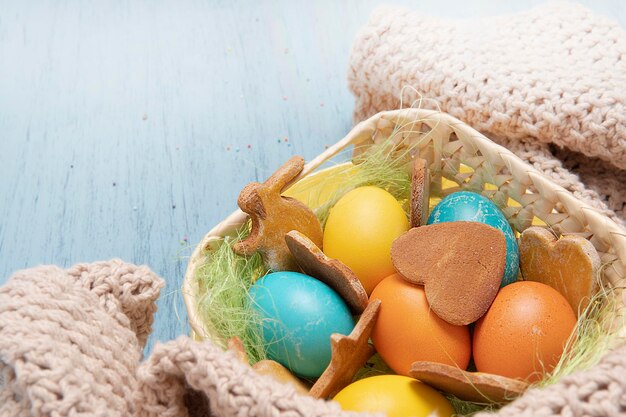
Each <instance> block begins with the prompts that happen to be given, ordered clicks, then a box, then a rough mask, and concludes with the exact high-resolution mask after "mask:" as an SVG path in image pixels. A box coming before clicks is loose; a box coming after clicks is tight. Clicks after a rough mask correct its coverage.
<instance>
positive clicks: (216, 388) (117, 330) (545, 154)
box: [0, 6, 626, 417]
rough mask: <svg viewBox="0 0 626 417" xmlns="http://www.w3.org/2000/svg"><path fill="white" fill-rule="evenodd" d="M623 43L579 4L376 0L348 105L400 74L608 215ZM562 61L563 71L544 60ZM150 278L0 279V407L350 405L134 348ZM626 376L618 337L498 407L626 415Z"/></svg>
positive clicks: (219, 358) (150, 300)
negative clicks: (500, 11) (439, 15)
mask: <svg viewBox="0 0 626 417" xmlns="http://www.w3.org/2000/svg"><path fill="white" fill-rule="evenodd" d="M416 28H419V30H417V29H416ZM472 28H473V29H472ZM477 28H478V29H480V30H478V29H477ZM469 34H473V35H475V36H476V37H477V38H476V39H474V40H471V39H472V38H470V37H469ZM542 34H544V35H542ZM572 37H573V39H574V41H571V42H569V41H568V39H570V38H572ZM538 45H542V46H544V47H545V48H546V49H545V51H549V52H545V51H544V52H539V51H541V50H543V49H541V48H538ZM598 45H600V46H598ZM512 50H516V51H517V53H518V54H519V56H521V57H524V59H522V58H516V57H515V56H514V55H515V54H507V51H512ZM564 51H569V52H564ZM499 54H505V57H504V58H502V57H499ZM483 55H485V57H483ZM570 55H572V56H575V59H574V58H571V59H570V58H568V57H569V56H570ZM547 56H552V57H557V58H558V59H556V60H557V61H560V62H561V60H565V61H562V62H561V64H559V65H556V64H552V60H551V59H548V58H546V57H547ZM623 56H626V47H625V46H624V33H623V32H622V31H621V29H619V28H617V27H616V26H615V25H613V24H611V23H609V22H608V21H606V20H605V19H601V18H598V17H595V16H593V15H592V14H590V13H589V12H588V11H587V10H586V9H583V8H580V7H577V6H575V7H574V6H572V7H570V6H567V7H563V6H544V7H541V8H539V9H537V10H535V11H531V12H528V13H524V14H520V15H518V16H516V17H507V18H490V19H485V20H482V21H480V22H476V21H474V22H471V23H462V22H455V23H454V24H452V23H451V22H446V21H443V20H437V19H433V18H425V17H423V16H421V15H419V14H411V13H408V12H406V11H402V12H400V11H398V10H395V9H385V10H381V11H379V12H377V13H376V14H374V15H373V17H372V20H371V21H370V23H369V24H368V25H367V26H366V28H365V29H364V30H363V31H362V32H361V34H360V35H359V37H358V38H357V41H356V43H355V46H354V51H353V55H352V65H351V71H350V76H349V79H350V84H351V87H352V89H353V91H354V92H355V95H356V96H357V109H356V113H355V118H356V119H361V118H363V117H365V116H366V115H368V114H371V113H373V112H375V111H377V110H381V109H383V108H396V107H397V105H398V92H399V91H400V88H401V87H402V86H403V85H405V84H408V85H414V86H415V87H416V88H417V89H419V90H420V91H421V92H422V93H423V94H424V95H426V96H429V97H434V98H436V99H437V100H438V101H439V102H440V105H441V107H442V109H443V110H446V111H448V112H450V113H452V114H453V115H455V116H457V117H459V118H461V119H464V120H466V121H467V122H469V123H470V124H472V125H474V126H476V127H478V128H480V129H481V130H483V131H484V132H486V133H487V135H488V136H491V137H494V138H496V139H497V140H498V141H500V142H501V143H503V144H505V146H508V147H509V148H510V149H512V150H513V151H514V152H516V153H517V154H518V155H519V156H520V157H522V158H523V159H525V160H527V161H528V162H529V163H531V164H533V165H535V166H536V167H537V168H539V169H541V170H542V171H543V172H544V173H546V175H549V176H550V177H551V178H552V179H553V180H554V181H556V182H558V183H560V184H561V185H563V186H565V187H566V188H568V189H570V190H571V191H573V192H574V193H575V194H576V195H578V196H579V197H580V198H582V199H585V200H586V201H587V202H589V203H590V204H592V205H594V206H595V207H597V208H599V209H601V210H604V211H605V213H606V214H607V215H609V216H611V217H613V218H614V219H617V220H620V221H621V218H623V215H624V210H623V202H624V200H623V199H624V195H625V194H624V193H621V194H620V191H619V190H623V187H624V184H625V183H626V181H624V178H625V177H624V173H623V171H619V169H620V168H624V167H625V165H624V162H625V161H624V150H623V148H624V146H626V145H625V144H624V137H625V136H624V133H623V132H624V128H623V122H624V119H623V117H624V115H623V111H621V110H620V109H622V107H620V106H622V105H623V100H624V98H623V97H622V96H620V94H623V93H622V92H623V91H626V89H624V88H622V87H624V84H623V82H624V78H623V77H624V75H625V74H626V72H625V71H623V70H624V66H623V65H624V64H623V60H622V58H621V57H623ZM578 60H581V62H582V63H580V64H577V61H578ZM583 63H584V65H583ZM591 63H593V64H594V71H593V72H594V73H595V74H597V76H595V75H594V74H592V73H591V72H589V68H588V67H585V65H591ZM550 65H552V66H550ZM546 66H549V70H548V69H545V68H546ZM565 68H569V72H571V74H570V75H567V76H566V75H563V74H562V73H559V72H557V71H563V72H567V71H565V70H564V69H565ZM585 68H587V69H585ZM544 69H545V70H544ZM535 70H536V71H535ZM583 70H584V71H583ZM485 74H487V78H486V81H485V78H484V75H485ZM563 77H566V79H567V81H568V82H566V83H562V82H561V81H562V79H563ZM567 77H569V78H567ZM587 77H589V78H587ZM513 83H515V85H516V86H513V87H511V86H512V85H513ZM585 86H586V89H585ZM492 87H493V89H492ZM535 87H536V88H535ZM487 91H489V92H487ZM528 91H530V92H528ZM541 91H543V92H545V93H546V94H547V93H549V94H548V95H539V94H540V93H541ZM585 92H586V93H585ZM541 94H543V93H541ZM585 94H586V95H585ZM556 97H558V98H559V99H562V100H563V103H561V102H560V101H558V100H557V99H556ZM576 97H578V98H576ZM559 103H561V104H559ZM548 142H549V143H553V144H555V146H567V147H568V148H567V149H569V150H565V148H564V149H556V148H551V147H550V146H549V145H548V144H547V143H548ZM606 149H609V152H605V150H606ZM570 150H572V151H576V152H579V153H577V154H572V153H570V152H571V151H570ZM582 153H585V154H587V155H589V156H591V157H594V158H596V159H594V160H590V159H587V158H588V156H585V157H583V156H581V155H582ZM556 157H560V158H561V159H560V160H559V159H557V158H556ZM607 164H609V165H607ZM568 167H569V168H572V169H577V170H578V172H579V173H580V178H582V179H583V180H584V181H585V182H587V183H589V184H590V185H591V186H592V187H596V188H595V191H593V190H588V189H586V188H585V187H584V185H583V183H582V182H581V180H580V178H579V177H578V176H576V175H574V174H571V173H570V172H569V171H568V170H567V168H568ZM611 176H612V178H613V179H614V181H608V180H607V178H609V177H611ZM594 181H597V183H594ZM594 184H595V185H594ZM620 187H622V188H621V189H620ZM607 204H608V205H609V206H610V207H611V208H613V209H614V210H615V211H617V212H619V213H620V216H622V217H621V218H620V217H619V216H617V215H616V214H615V212H614V211H612V210H611V209H610V208H609V207H607ZM620 204H622V206H620ZM620 207H621V208H620ZM162 286H163V281H162V280H161V278H159V277H157V276H156V275H155V274H154V273H152V272H151V271H150V270H149V269H148V268H146V267H138V266H135V265H130V264H126V263H124V262H122V261H119V260H112V261H108V262H97V263H93V264H81V265H76V266H74V267H72V268H70V269H67V270H63V269H60V268H58V267H54V266H47V267H38V268H34V269H30V270H25V271H20V272H17V273H16V274H15V275H14V276H13V277H11V278H10V279H9V281H8V282H7V283H6V284H5V285H4V286H3V287H0V416H129V415H130V416H155V417H156V416H159V417H163V416H165V417H169V416H172V417H174V416H176V417H179V416H180V417H186V416H204V415H216V416H224V417H230V416H233V417H234V416H261V417H265V416H267V417H270V416H294V417H298V416H337V415H341V416H346V417H348V416H351V415H357V414H355V413H348V412H342V411H341V410H340V409H339V407H338V405H337V404H336V403H333V402H329V401H322V400H314V399H312V398H311V397H307V396H303V395H300V394H298V393H297V392H296V391H295V390H294V389H293V388H292V387H291V386H286V385H281V384H280V383H278V382H275V381H274V380H272V379H270V378H269V377H267V376H263V375H259V374H257V373H255V372H254V371H252V369H251V368H249V367H248V366H246V365H244V364H243V363H241V362H240V361H239V359H238V358H237V356H236V355H235V354H233V353H231V352H224V351H222V350H221V349H220V348H218V347H216V346H215V345H213V344H212V343H211V342H208V341H205V342H196V341H193V340H191V339H190V338H188V337H185V336H183V337H180V338H179V339H177V340H174V341H170V342H168V343H165V344H157V345H156V346H155V348H154V350H153V353H152V354H151V356H150V357H149V358H147V359H146V360H144V361H143V362H142V358H141V352H142V350H143V346H144V344H145V341H146V339H147V337H148V335H149V333H150V328H151V324H152V320H153V314H154V311H155V300H156V298H157V297H158V294H159V291H160V289H161V288H162ZM625 375H626V347H623V348H620V349H617V350H615V351H613V352H612V353H610V354H609V355H607V356H606V357H605V358H603V359H602V360H601V362H600V364H599V365H597V366H596V367H594V368H592V369H587V370H580V371H578V372H577V373H574V374H572V375H571V376H568V377H565V378H563V379H561V380H560V381H559V382H558V383H557V384H555V385H553V386H550V387H549V388H546V389H543V390H538V389H532V390H529V391H528V392H526V393H525V394H524V395H523V396H522V397H521V398H519V399H518V400H516V401H515V402H513V403H512V404H510V405H508V406H506V407H504V408H503V409H501V410H500V411H498V412H497V413H496V415H501V416H570V415H572V416H575V415H593V416H618V415H626V377H625ZM486 415H487V414H485V413H481V414H479V416H481V417H484V416H486Z"/></svg>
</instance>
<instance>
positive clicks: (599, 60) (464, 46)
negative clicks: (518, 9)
mask: <svg viewBox="0 0 626 417" xmlns="http://www.w3.org/2000/svg"><path fill="white" fill-rule="evenodd" d="M348 81H349V85H350V89H351V90H352V92H353V93H354V95H355V96H356V108H355V112H354V120H355V122H357V121H361V120H364V119H366V118H368V117H369V116H372V115H374V114H375V113H377V112H379V111H382V110H392V109H397V108H399V106H400V98H401V92H402V91H403V88H404V87H412V88H414V89H415V91H413V90H410V89H405V90H404V91H405V94H404V97H403V99H404V103H412V102H413V101H414V100H416V99H417V92H418V93H420V94H422V95H423V96H424V97H425V98H428V99H431V100H432V101H430V103H432V102H433V101H434V102H436V103H438V105H439V107H440V109H441V110H442V111H445V112H447V113H449V114H451V115H452V116H455V117H457V118H458V119H460V120H462V121H464V122H466V123H468V124H469V125H471V126H472V127H474V128H475V129H477V130H479V131H481V132H483V133H484V134H485V135H486V136H487V137H490V138H492V139H493V140H495V141H496V142H500V143H501V144H504V145H505V146H507V147H509V148H510V149H511V150H512V151H513V152H515V153H517V154H518V156H521V157H522V158H525V159H526V160H527V161H530V159H531V158H532V159H534V160H535V162H534V165H535V167H536V168H538V169H540V170H542V171H544V172H546V173H549V176H550V177H551V178H552V179H553V180H554V181H555V182H556V183H558V184H559V185H562V186H563V187H564V188H566V189H568V190H570V191H572V192H574V194H576V195H577V196H578V197H580V198H584V199H585V201H587V202H589V203H590V204H591V205H593V206H595V207H597V208H604V209H606V208H607V207H606V206H604V205H606V204H608V205H609V207H610V209H611V210H613V211H615V212H617V213H618V217H619V219H618V218H616V217H615V216H613V219H614V220H617V221H618V222H621V223H622V224H624V223H623V219H624V218H626V206H625V203H626V181H624V180H625V179H626V171H623V170H624V169H626V112H625V109H626V94H625V93H624V92H625V91H626V32H624V30H623V29H622V28H621V27H619V26H618V25H617V24H615V23H614V22H612V21H610V20H609V19H606V18H603V17H600V16H597V15H594V14H593V13H592V12H591V11H589V10H588V9H586V8H584V7H582V6H580V5H576V4H570V3H552V4H548V5H544V6H541V7H538V8H536V9H533V10H530V11H528V12H524V13H519V14H516V15H510V16H499V17H488V18H483V19H470V20H448V19H440V18H436V17H432V16H426V15H424V14H422V13H418V12H411V11H409V10H406V9H402V8H393V7H383V8H379V9H377V10H376V11H375V12H374V13H373V14H372V16H371V18H370V20H369V22H368V24H367V25H366V26H365V27H364V28H363V29H362V30H361V31H360V32H359V34H358V36H357V38H356V40H355V42H354V46H353V49H352V54H351V58H350V68H349V71H348ZM425 103H429V100H427V101H426V102H425ZM522 143H530V144H532V146H531V147H530V148H529V147H528V146H526V145H522ZM548 144H552V145H553V146H554V148H551V147H550V146H548ZM562 148H565V149H567V151H563V150H561V149H562ZM557 157H560V158H561V160H559V159H558V158H557ZM589 158H593V159H589ZM562 160H566V161H567V162H566V167H568V168H571V169H573V170H574V171H578V172H579V173H580V175H581V177H582V178H583V179H584V180H585V181H586V182H587V183H588V184H589V185H590V186H591V187H592V189H593V190H594V191H595V193H589V192H585V195H583V194H582V190H583V189H584V187H583V185H582V183H581V182H580V181H579V179H578V178H576V177H574V176H572V175H570V173H569V172H567V168H565V167H564V166H563V165H562ZM603 204H604V205H603Z"/></svg>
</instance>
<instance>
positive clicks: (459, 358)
mask: <svg viewBox="0 0 626 417" xmlns="http://www.w3.org/2000/svg"><path fill="white" fill-rule="evenodd" d="M370 299H371V300H373V299H379V300H380V301H381V306H380V313H379V315H378V319H377V320H376V324H375V325H374V329H373V331H372V341H373V342H374V347H376V350H377V351H378V353H380V356H381V357H382V358H383V360H384V361H385V362H386V363H387V365H389V366H390V367H391V369H393V370H394V371H395V372H396V373H398V374H401V375H407V376H408V374H409V369H410V368H411V364H412V363H413V362H415V361H431V362H439V363H445V364H447V365H452V366H458V367H459V368H461V369H465V368H467V364H468V363H469V360H470V356H471V342H470V334H469V328H468V327H467V326H454V325H452V324H449V323H447V322H445V321H443V320H442V319H440V318H439V317H438V316H437V315H436V314H435V313H433V312H432V311H431V310H430V307H429V305H428V302H427V301H426V295H425V294H424V287H422V286H421V285H414V284H411V283H409V282H407V281H406V280H405V279H403V278H402V277H401V276H400V275H399V274H394V275H391V276H389V277H387V278H385V279H384V280H382V281H381V282H380V283H379V284H378V285H377V286H376V288H374V291H373V292H372V295H371V296H370Z"/></svg>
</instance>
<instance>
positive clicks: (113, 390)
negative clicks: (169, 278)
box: [0, 260, 163, 417]
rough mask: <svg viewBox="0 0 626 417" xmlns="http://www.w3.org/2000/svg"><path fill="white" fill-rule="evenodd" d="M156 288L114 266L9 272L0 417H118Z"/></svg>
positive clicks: (1, 302) (4, 290)
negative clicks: (10, 274)
mask: <svg viewBox="0 0 626 417" xmlns="http://www.w3.org/2000/svg"><path fill="white" fill-rule="evenodd" d="M162 286H163V281H162V280H161V279H160V278H159V277H157V276H156V275H155V274H154V273H152V272H151V271H150V270H149V269H148V268H146V267H136V266H134V265H129V264H125V263H123V262H121V261H119V260H113V261H109V262H97V263H93V264H80V265H76V266H74V267H73V268H70V269H68V270H61V269H59V268H58V267H55V266H46V267H39V268H34V269H30V270H25V271H20V272H17V273H16V274H15V275H14V276H13V277H12V278H11V279H9V281H8V282H7V283H6V285H5V286H4V287H1V288H0V375H1V377H0V379H1V380H2V385H1V386H0V416H3V417H5V416H31V415H32V416H69V415H71V416H117V415H119V416H122V415H128V414H129V412H130V411H132V410H133V408H134V403H133V392H134V391H135V390H136V389H137V387H136V385H137V384H136V377H135V373H136V370H137V367H138V366H139V360H140V359H141V351H142V349H143V345H144V344H145V341H146V339H147V337H148V335H149V334H150V328H151V324H152V320H153V313H154V311H155V305H154V302H155V300H156V298H157V297H158V294H159V290H160V288H161V287H162Z"/></svg>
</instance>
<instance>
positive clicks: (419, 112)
mask: <svg viewBox="0 0 626 417" xmlns="http://www.w3.org/2000/svg"><path fill="white" fill-rule="evenodd" d="M400 120H413V121H417V120H420V121H425V120H428V121H432V120H436V121H437V122H438V123H440V122H442V123H443V125H444V126H446V127H447V128H450V129H452V130H453V131H454V132H463V133H465V134H466V135H465V136H466V138H470V139H469V140H470V141H471V142H472V145H473V146H476V147H477V148H479V149H480V151H481V152H482V154H483V155H486V156H488V157H489V158H493V159H496V158H500V161H501V162H503V163H504V164H505V165H506V167H507V168H508V169H509V171H510V172H511V175H513V176H516V177H517V176H520V175H526V176H528V180H529V181H530V182H532V184H533V185H535V186H536V187H537V188H538V189H539V190H540V192H541V193H552V194H553V195H554V196H555V197H556V198H557V199H558V201H559V202H560V203H561V204H562V205H563V207H564V208H565V209H566V212H567V213H568V215H569V216H575V218H576V219H578V220H579V221H580V222H582V223H583V224H585V225H586V226H587V227H588V228H589V229H590V230H591V232H592V233H593V234H594V235H595V236H596V237H597V238H598V239H600V240H601V241H603V242H604V243H605V244H607V245H608V246H609V247H611V248H612V249H613V251H614V253H615V255H616V258H617V260H618V261H619V262H618V264H617V265H616V270H615V271H614V272H613V274H614V275H615V277H616V278H615V279H619V280H620V281H621V280H624V272H623V271H626V229H624V228H622V227H621V226H619V225H618V224H617V223H615V222H614V221H613V220H611V219H610V218H608V217H606V216H605V215H604V214H602V213H601V212H600V211H598V210H597V209H595V208H593V207H591V206H589V205H588V204H586V203H584V202H582V201H580V200H578V199H577V198H576V197H574V195H573V194H571V193H570V192H569V191H567V190H566V189H564V188H563V187H561V186H559V185H557V184H555V183H554V182H552V180H551V179H550V178H548V177H547V176H545V175H544V174H543V173H542V172H540V171H539V170H537V169H536V168H534V167H533V166H531V165H530V164H528V163H526V162H524V161H523V160H521V159H520V158H519V157H517V156H516V155H515V154H513V153H512V152H511V151H509V150H508V149H506V148H504V147H502V146H500V145H498V144H496V143H494V142H492V141H491V140H490V139H488V138H487V137H486V136H484V135H483V134H481V133H480V132H478V131H476V130H475V129H473V128H472V127H471V126H469V125H467V124H465V123H464V122H462V121H460V120H458V119H456V118H454V117H452V116H450V115H449V114H447V113H443V112H440V111H434V110H425V109H414V108H411V109H402V110H390V111H384V112H380V113H377V114H376V115H374V116H372V117H370V118H369V119H367V120H365V121H363V122H361V123H359V124H357V125H356V126H354V127H353V128H352V129H351V130H350V132H349V133H348V134H347V135H346V136H345V137H344V138H342V139H341V140H339V141H338V142H337V143H335V144H334V145H332V146H330V147H329V148H328V149H327V150H326V151H325V152H323V153H321V154H320V155H318V156H317V157H315V158H314V159H313V160H311V161H310V162H308V163H307V164H306V165H305V167H304V169H303V171H302V172H301V173H300V175H299V176H298V177H297V178H296V179H294V181H293V182H292V183H291V184H290V185H289V186H287V188H289V187H290V186H291V185H293V184H294V183H296V182H297V181H299V180H300V179H302V178H304V177H306V176H309V175H311V173H313V171H315V170H316V169H317V168H318V167H319V166H320V165H321V164H322V163H324V162H325V161H327V160H329V159H330V158H332V157H334V156H335V155H337V154H338V153H339V152H340V151H342V150H343V149H345V148H346V147H348V146H349V145H359V144H362V143H364V142H366V141H368V140H371V139H372V137H373V136H374V133H375V132H377V131H378V130H379V129H380V126H381V124H383V125H388V124H389V123H394V121H395V123H398V122H399V121H400ZM287 188H286V189H287ZM247 219H248V217H247V215H246V214H245V213H243V212H242V211H241V210H240V209H237V210H235V211H234V212H233V213H231V214H230V215H229V216H227V217H226V218H225V219H224V220H222V221H221V222H219V223H218V224H217V225H216V226H215V227H214V228H213V229H211V230H210V231H209V232H208V233H207V234H206V235H205V236H204V237H203V239H202V240H201V241H200V243H199V244H198V245H197V246H196V248H195V250H194V252H193V254H192V255H191V257H190V259H189V263H188V265H187V270H186V272H185V277H184V280H183V286H182V292H183V299H184V302H185V306H186V308H187V313H188V317H189V322H190V325H191V327H192V329H193V331H194V332H195V333H196V335H197V336H199V337H201V338H209V339H212V340H213V341H214V342H216V343H217V344H219V345H222V346H223V347H224V346H225V341H222V340H220V338H219V337H217V335H212V334H211V333H212V331H211V329H210V328H208V326H207V325H206V324H205V323H203V322H202V320H201V318H200V317H199V314H198V305H197V298H198V297H196V295H197V292H198V285H197V281H196V280H195V274H196V270H197V268H198V266H199V265H200V263H201V262H202V261H203V260H204V259H205V256H204V253H205V248H207V247H209V246H210V245H211V243H212V242H215V241H220V240H221V239H222V238H223V237H224V236H226V235H228V234H230V233H233V232H234V231H235V230H236V229H237V228H238V227H240V226H241V225H242V224H243V223H244V222H245V221H247ZM622 302H623V301H622Z"/></svg>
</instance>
